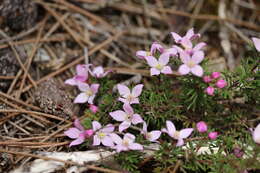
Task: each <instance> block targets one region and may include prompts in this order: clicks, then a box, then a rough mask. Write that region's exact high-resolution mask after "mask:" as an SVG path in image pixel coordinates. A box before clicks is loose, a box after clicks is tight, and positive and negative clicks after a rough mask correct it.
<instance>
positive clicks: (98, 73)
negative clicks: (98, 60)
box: [89, 66, 111, 78]
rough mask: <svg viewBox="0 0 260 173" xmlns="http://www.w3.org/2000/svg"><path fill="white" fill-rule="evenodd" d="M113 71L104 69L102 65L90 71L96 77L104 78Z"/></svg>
mask: <svg viewBox="0 0 260 173" xmlns="http://www.w3.org/2000/svg"><path fill="white" fill-rule="evenodd" d="M109 72H111V71H106V72H105V71H104V68H103V67H102V66H98V67H94V69H93V70H92V71H91V70H90V71H89V73H90V74H91V75H92V76H93V77H95V78H103V77H105V76H106V75H107V74H108V73H109Z"/></svg>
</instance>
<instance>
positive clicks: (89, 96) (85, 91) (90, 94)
mask: <svg viewBox="0 0 260 173" xmlns="http://www.w3.org/2000/svg"><path fill="white" fill-rule="evenodd" d="M78 87H79V90H80V91H82V93H80V94H79V95H78V96H77V97H76V98H75V100H74V103H86V102H88V103H89V104H93V100H94V98H95V96H96V93H97V92H98V88H99V84H91V86H89V85H88V84H86V83H80V84H79V85H78Z"/></svg>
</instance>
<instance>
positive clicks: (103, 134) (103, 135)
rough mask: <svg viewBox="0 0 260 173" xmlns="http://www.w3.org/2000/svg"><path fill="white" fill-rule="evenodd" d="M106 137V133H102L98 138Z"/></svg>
mask: <svg viewBox="0 0 260 173" xmlns="http://www.w3.org/2000/svg"><path fill="white" fill-rule="evenodd" d="M105 136H106V134H105V133H102V132H100V133H98V137H99V138H100V139H103V138H104V137H105Z"/></svg>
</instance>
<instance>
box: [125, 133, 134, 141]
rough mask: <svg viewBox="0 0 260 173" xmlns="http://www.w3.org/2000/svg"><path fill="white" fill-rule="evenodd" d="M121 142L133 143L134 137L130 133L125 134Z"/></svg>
mask: <svg viewBox="0 0 260 173" xmlns="http://www.w3.org/2000/svg"><path fill="white" fill-rule="evenodd" d="M123 140H127V141H129V143H133V142H134V141H135V136H134V135H133V134H131V133H126V134H125V135H124V138H123Z"/></svg>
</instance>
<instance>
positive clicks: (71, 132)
mask: <svg viewBox="0 0 260 173" xmlns="http://www.w3.org/2000/svg"><path fill="white" fill-rule="evenodd" d="M80 133H81V131H80V130H79V129H77V128H69V129H68V130H66V131H65V132H64V134H65V135H66V136H68V137H69V138H72V139H76V138H78V137H79V135H80Z"/></svg>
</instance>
